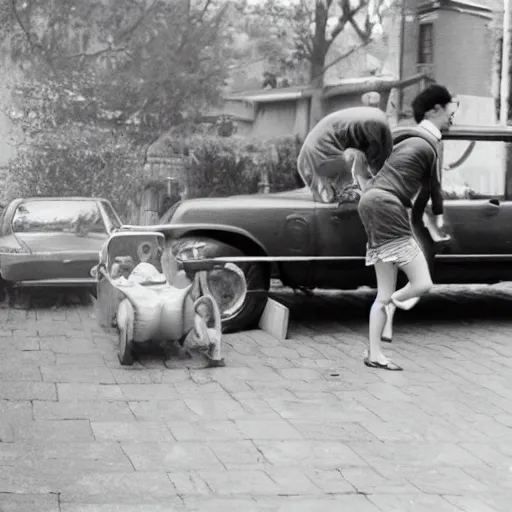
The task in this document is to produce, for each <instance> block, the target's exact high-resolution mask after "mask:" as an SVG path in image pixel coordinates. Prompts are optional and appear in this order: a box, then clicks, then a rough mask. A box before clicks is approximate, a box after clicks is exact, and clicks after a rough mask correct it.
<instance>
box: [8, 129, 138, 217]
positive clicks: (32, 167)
mask: <svg viewBox="0 0 512 512" xmlns="http://www.w3.org/2000/svg"><path fill="white" fill-rule="evenodd" d="M141 169H142V153H141V152H140V151H139V150H138V148H136V147H134V146H133V145H132V144H130V142H129V141H128V140H127V139H125V138H123V137H118V136H115V135H112V134H111V133H110V132H108V133H102V132H100V131H96V132H95V133H89V134H88V133H86V132H85V131H84V130H78V129H72V128H71V129H69V130H68V131H66V132H59V133H52V134H45V137H44V139H39V140H37V141H31V144H30V145H28V146H26V147H24V148H22V149H20V151H19V152H18V154H17V156H16V157H15V158H14V159H13V160H11V162H10V163H9V166H8V175H9V180H8V187H7V190H6V196H7V197H6V199H7V200H11V199H13V198H15V197H31V196H32V197H34V196H62V197H69V196H96V197H104V198H105V199H108V200H110V201H111V202H112V204H113V206H114V208H115V209H116V211H117V212H118V213H119V215H120V216H121V218H122V219H123V220H125V221H126V220H127V218H128V217H129V213H130V212H129V209H130V202H133V200H134V199H135V197H137V195H138V194H139V193H140V191H141V187H142V172H141Z"/></svg>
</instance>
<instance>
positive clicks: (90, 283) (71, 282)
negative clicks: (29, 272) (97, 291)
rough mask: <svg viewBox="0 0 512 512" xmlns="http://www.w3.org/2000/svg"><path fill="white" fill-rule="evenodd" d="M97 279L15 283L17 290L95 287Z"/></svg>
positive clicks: (59, 279)
mask: <svg viewBox="0 0 512 512" xmlns="http://www.w3.org/2000/svg"><path fill="white" fill-rule="evenodd" d="M95 284H96V279H93V278H92V277H80V278H70V279H67V278H58V279H34V280H33V281H15V282H14V283H13V285H14V287H15V288H31V287H39V286H94V285H95Z"/></svg>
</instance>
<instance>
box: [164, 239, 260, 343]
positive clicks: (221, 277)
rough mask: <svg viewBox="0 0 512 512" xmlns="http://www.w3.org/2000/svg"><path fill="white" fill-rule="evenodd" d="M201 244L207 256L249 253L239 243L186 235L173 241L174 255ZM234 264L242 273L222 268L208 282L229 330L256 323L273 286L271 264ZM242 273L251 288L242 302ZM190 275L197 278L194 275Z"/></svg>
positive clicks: (226, 331)
mask: <svg viewBox="0 0 512 512" xmlns="http://www.w3.org/2000/svg"><path fill="white" fill-rule="evenodd" d="M199 245H201V246H202V249H201V252H202V256H203V257H204V258H216V257H217V258H218V257H229V256H235V257H240V256H246V255H247V254H246V253H245V252H244V251H242V250H240V249H238V248H237V247H234V246H232V245H229V244H226V243H224V242H221V241H219V240H215V239H213V238H207V237H183V238H180V239H178V240H175V241H173V242H171V248H172V253H173V254H174V255H179V253H180V251H181V250H183V249H184V248H189V247H193V246H199ZM234 267H235V270H237V272H238V273H237V272H233V271H231V270H229V269H222V268H219V269H214V270H212V271H209V272H208V274H207V279H206V282H205V283H204V284H206V288H207V289H208V292H209V293H210V294H211V295H212V296H213V297H214V298H215V300H216V301H217V303H218V305H219V308H220V311H221V319H222V330H223V332H225V333H229V332H238V331H241V330H244V329H251V328H254V327H256V326H257V324H258V322H259V319H260V317H261V314H262V313H263V310H264V309H265V305H266V303H267V297H268V290H269V288H270V270H269V268H268V266H267V265H265V264H262V263H251V262H247V263H241V262H240V263H239V262H237V263H236V264H234ZM242 273H243V275H244V277H245V283H246V287H247V292H246V296H245V299H244V300H243V302H241V303H240V298H241V296H242V294H243V289H242V286H241V285H240V277H239V274H242ZM188 277H189V278H193V276H191V275H189V276H188Z"/></svg>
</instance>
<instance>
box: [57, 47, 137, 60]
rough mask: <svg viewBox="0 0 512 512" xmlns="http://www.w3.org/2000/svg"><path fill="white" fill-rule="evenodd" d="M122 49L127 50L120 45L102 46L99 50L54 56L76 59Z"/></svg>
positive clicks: (91, 57)
mask: <svg viewBox="0 0 512 512" xmlns="http://www.w3.org/2000/svg"><path fill="white" fill-rule="evenodd" d="M124 51H128V48H127V47H120V48H112V47H110V46H109V47H108V48H103V49H101V50H98V51H95V52H92V53H86V52H80V53H73V54H71V55H61V56H59V57H56V60H71V59H78V58H86V59H95V58H97V57H100V56H101V55H105V54H107V53H121V52H124Z"/></svg>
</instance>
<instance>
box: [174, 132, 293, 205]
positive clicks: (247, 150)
mask: <svg viewBox="0 0 512 512" xmlns="http://www.w3.org/2000/svg"><path fill="white" fill-rule="evenodd" d="M179 146H180V147H181V150H182V151H184V152H185V153H186V154H187V155H188V157H189V158H188V163H187V169H186V173H187V174H186V179H187V184H188V193H189V197H225V196H230V195H237V194H255V193H257V192H258V188H259V187H258V184H259V182H260V180H261V178H262V171H264V170H266V171H267V172H268V179H269V184H270V191H271V192H281V191H285V190H292V189H295V188H298V187H299V186H301V185H299V182H298V181H297V167H296V160H297V154H298V149H299V145H298V141H297V140H295V139H293V138H283V139H277V140H275V141H274V142H273V144H272V145H271V146H270V147H269V144H268V143H264V142H262V141H260V140H252V139H247V138H241V137H229V138H225V137H216V136H212V135H206V136H205V135H197V134H194V135H189V136H186V137H183V138H182V139H181V141H180V142H179Z"/></svg>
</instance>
